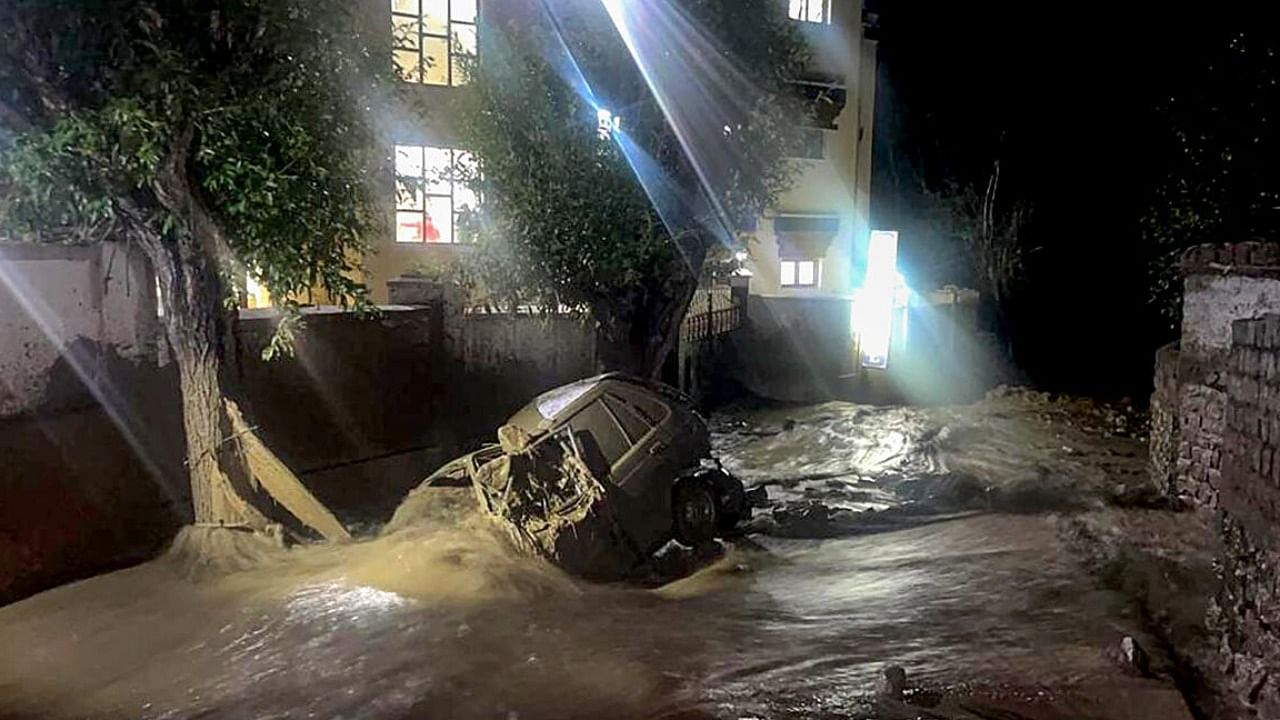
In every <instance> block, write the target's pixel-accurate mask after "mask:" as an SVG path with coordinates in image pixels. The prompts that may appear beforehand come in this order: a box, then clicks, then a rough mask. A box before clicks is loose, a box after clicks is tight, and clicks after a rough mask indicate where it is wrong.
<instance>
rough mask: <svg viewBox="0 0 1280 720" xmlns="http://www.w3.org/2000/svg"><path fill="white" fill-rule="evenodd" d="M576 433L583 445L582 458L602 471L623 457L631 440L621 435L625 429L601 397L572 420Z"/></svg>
mask: <svg viewBox="0 0 1280 720" xmlns="http://www.w3.org/2000/svg"><path fill="white" fill-rule="evenodd" d="M569 427H571V428H573V436H574V438H576V439H577V440H578V442H579V443H580V445H581V447H582V454H583V456H584V457H583V460H585V461H586V462H587V466H588V467H591V469H592V470H593V471H595V472H596V473H598V474H600V475H605V474H606V473H608V471H609V468H610V467H611V466H612V465H613V464H614V463H616V462H618V458H621V457H622V454H623V453H625V452H626V451H627V450H628V449H629V448H630V447H631V445H630V443H628V442H627V439H626V438H625V437H623V435H622V429H621V428H619V427H618V424H617V423H616V422H614V421H613V418H612V417H610V416H609V413H608V412H606V411H605V409H604V407H603V406H602V405H601V404H600V401H599V400H597V401H596V402H593V403H591V404H590V405H588V406H587V407H586V408H584V409H583V410H582V411H581V412H579V413H578V414H577V415H574V416H573V420H571V421H570V422H569Z"/></svg>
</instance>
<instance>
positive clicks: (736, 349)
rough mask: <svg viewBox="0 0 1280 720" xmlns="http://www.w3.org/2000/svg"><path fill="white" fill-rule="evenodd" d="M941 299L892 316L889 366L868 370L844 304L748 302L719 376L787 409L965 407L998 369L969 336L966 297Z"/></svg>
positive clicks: (983, 341)
mask: <svg viewBox="0 0 1280 720" xmlns="http://www.w3.org/2000/svg"><path fill="white" fill-rule="evenodd" d="M947 299H948V300H955V301H954V302H951V301H948V302H943V301H942V299H941V298H940V297H934V296H918V297H916V298H915V299H913V301H912V303H911V304H910V305H909V306H908V307H904V308H899V309H897V310H895V312H894V318H893V334H892V338H893V340H892V346H891V348H890V352H889V367H888V369H887V370H877V369H866V368H862V367H860V366H859V363H858V362H857V361H856V352H857V351H856V348H855V347H854V339H853V336H852V334H851V331H850V316H851V313H852V312H853V311H854V306H853V303H852V302H851V301H849V300H848V299H845V298H840V297H831V296H812V297H763V296H759V295H752V296H751V298H750V302H749V303H748V305H747V310H748V312H747V326H746V328H745V329H744V330H743V331H742V332H739V333H736V334H735V335H734V337H733V340H732V344H733V348H732V350H731V351H730V352H731V355H732V357H733V358H734V359H733V361H732V363H730V364H729V365H728V366H726V367H727V369H726V371H727V372H729V373H731V374H732V377H733V380H734V381H735V383H736V384H737V385H739V386H741V387H742V388H743V389H745V390H746V391H748V392H751V393H753V394H755V395H759V396H761V397H765V398H770V399H774V400H782V401H787V402H821V401H825V400H832V399H847V400H854V401H858V402H873V403H890V402H910V403H918V404H940V403H955V402H969V401H972V400H974V399H976V398H978V397H981V395H982V394H983V393H984V392H986V391H987V390H988V389H990V388H991V387H993V386H994V385H995V384H996V383H997V382H998V381H999V379H1000V377H1001V375H1002V372H1003V371H1002V368H1000V367H999V366H998V364H997V362H996V359H995V358H996V357H997V355H998V353H996V351H995V348H994V347H992V345H991V343H990V342H989V341H988V339H987V338H985V337H984V336H982V335H981V334H979V333H978V332H977V329H976V322H977V316H976V313H975V312H974V311H975V307H976V300H977V296H976V294H974V293H971V292H969V293H966V294H964V295H963V297H962V298H956V297H950V296H949V297H948V298H947Z"/></svg>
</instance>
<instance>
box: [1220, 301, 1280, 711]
mask: <svg viewBox="0 0 1280 720" xmlns="http://www.w3.org/2000/svg"><path fill="white" fill-rule="evenodd" d="M1231 337H1232V344H1231V349H1230V351H1229V356H1228V364H1227V368H1226V370H1225V385H1226V393H1225V394H1226V398H1227V400H1226V413H1225V436H1224V444H1223V447H1224V456H1223V458H1222V476H1221V485H1220V488H1219V493H1220V495H1219V497H1220V505H1221V514H1220V521H1221V530H1222V541H1223V557H1222V558H1221V565H1222V586H1221V588H1220V590H1219V593H1218V597H1217V598H1216V602H1215V609H1214V612H1213V613H1212V615H1211V619H1212V621H1213V624H1214V626H1215V629H1216V630H1217V631H1218V632H1219V633H1220V636H1221V640H1222V650H1223V652H1224V653H1225V655H1226V656H1227V658H1228V660H1229V663H1228V666H1227V668H1228V673H1229V675H1230V676H1231V678H1232V681H1233V685H1234V689H1235V690H1236V692H1237V694H1238V697H1239V699H1240V700H1241V702H1242V703H1244V704H1245V705H1247V706H1251V707H1252V708H1253V709H1254V710H1256V712H1257V714H1258V716H1259V717H1267V718H1271V717H1280V315H1267V316H1265V317H1264V318H1261V319H1255V320H1239V321H1236V322H1235V323H1233V324H1232V326H1231Z"/></svg>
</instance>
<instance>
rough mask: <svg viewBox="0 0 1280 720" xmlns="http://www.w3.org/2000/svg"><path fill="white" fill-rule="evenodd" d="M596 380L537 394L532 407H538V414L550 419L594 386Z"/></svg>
mask: <svg viewBox="0 0 1280 720" xmlns="http://www.w3.org/2000/svg"><path fill="white" fill-rule="evenodd" d="M597 382H598V381H596V380H590V381H583V382H576V383H573V384H571V385H565V386H564V387H560V388H556V389H555V390H550V391H547V392H545V393H543V394H541V395H539V396H538V398H537V399H536V400H534V401H533V404H534V407H536V408H538V414H539V415H541V416H542V417H543V418H545V419H547V420H551V419H552V418H554V417H555V416H556V415H558V414H559V413H560V411H561V410H564V409H565V408H566V407H568V406H569V405H570V404H572V403H573V401H574V400H577V399H578V398H580V397H582V396H583V395H585V394H586V393H587V391H588V390H590V389H591V388H593V387H595V386H596V383H597Z"/></svg>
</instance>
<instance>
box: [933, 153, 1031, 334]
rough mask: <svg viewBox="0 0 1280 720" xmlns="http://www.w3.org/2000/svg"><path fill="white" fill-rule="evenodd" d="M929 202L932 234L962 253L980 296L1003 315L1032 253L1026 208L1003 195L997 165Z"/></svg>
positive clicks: (1027, 204) (1028, 207)
mask: <svg viewBox="0 0 1280 720" xmlns="http://www.w3.org/2000/svg"><path fill="white" fill-rule="evenodd" d="M928 197H929V199H930V201H931V204H932V206H933V209H934V212H933V215H934V226H935V231H936V232H937V233H938V234H939V235H940V236H942V237H946V238H950V239H953V240H955V241H957V244H958V245H959V246H960V247H963V248H964V250H965V251H966V253H967V255H968V259H969V263H970V265H971V267H972V270H973V277H975V278H976V279H977V280H978V284H979V285H980V289H981V291H982V292H983V293H985V294H986V295H987V296H988V297H989V298H990V299H991V300H992V301H993V302H994V303H995V306H996V311H997V313H998V314H1003V313H1004V311H1005V310H1007V308H1006V305H1007V304H1008V303H1009V300H1010V298H1011V296H1012V295H1013V294H1014V292H1015V291H1016V289H1017V287H1018V285H1019V282H1020V280H1021V278H1022V276H1023V274H1024V270H1025V267H1026V260H1027V255H1028V254H1029V253H1030V252H1032V248H1029V247H1028V245H1027V232H1026V231H1027V224H1028V222H1029V221H1030V219H1031V214H1032V206H1031V203H1030V202H1029V201H1027V200H1025V199H1022V198H1018V197H1014V198H1009V197H1007V196H1006V195H1005V194H1004V192H1003V188H1002V180H1001V162H1000V161H999V160H996V161H995V162H994V163H992V166H991V172H990V174H989V175H987V176H986V177H985V178H983V179H982V180H981V181H978V182H967V183H966V182H961V181H957V180H951V181H949V182H948V183H946V185H945V186H944V189H943V190H941V191H935V192H929V193H928Z"/></svg>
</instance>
